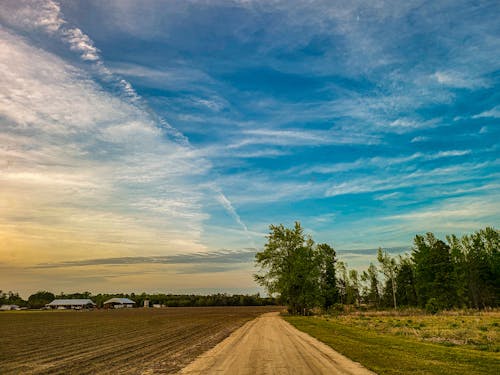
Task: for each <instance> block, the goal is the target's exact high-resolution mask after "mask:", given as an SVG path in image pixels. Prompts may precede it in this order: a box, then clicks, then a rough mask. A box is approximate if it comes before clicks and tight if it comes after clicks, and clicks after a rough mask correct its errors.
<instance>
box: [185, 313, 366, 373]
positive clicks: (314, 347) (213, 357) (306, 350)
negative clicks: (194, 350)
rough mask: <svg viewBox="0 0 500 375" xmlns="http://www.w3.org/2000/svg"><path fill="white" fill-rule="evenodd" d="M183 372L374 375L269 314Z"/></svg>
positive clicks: (202, 356) (247, 324)
mask: <svg viewBox="0 0 500 375" xmlns="http://www.w3.org/2000/svg"><path fill="white" fill-rule="evenodd" d="M181 374H190V375H195V374H204V375H206V374H231V375H233V374H234V375H246V374H251V375H264V374H296V375H301V374H304V375H306V374H307V375H311V374H314V375H318V374H328V375H335V374H347V375H349V374H351V375H364V374H372V375H373V374H374V373H373V372H371V371H369V370H367V369H366V368H364V367H362V366H361V365H360V364H359V363H356V362H353V361H351V360H350V359H348V358H346V357H344V356H343V355H341V354H339V353H337V352H336V351H334V350H333V349H332V348H330V347H329V346H327V345H325V344H323V343H321V342H319V341H318V340H316V339H314V338H312V337H311V336H309V335H307V334H305V333H303V332H301V331H299V330H297V329H296V328H294V327H292V326H291V325H290V324H289V323H287V322H285V321H284V320H283V319H281V318H280V317H279V315H278V313H269V314H264V315H262V316H260V317H259V318H257V319H254V320H252V321H250V322H248V323H246V324H245V325H244V326H242V327H241V328H239V329H238V330H236V331H235V332H233V333H232V334H231V336H229V337H228V338H227V339H225V340H224V341H222V342H221V343H219V344H218V345H217V346H215V347H214V348H213V349H211V350H209V351H208V352H206V353H205V354H202V355H201V356H200V357H198V358H197V359H196V360H195V361H194V362H192V363H191V364H190V365H188V366H187V367H186V368H184V369H183V370H182V371H181Z"/></svg>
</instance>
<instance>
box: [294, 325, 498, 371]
mask: <svg viewBox="0 0 500 375" xmlns="http://www.w3.org/2000/svg"><path fill="white" fill-rule="evenodd" d="M285 319H286V320H287V321H288V322H290V323H291V324H293V325H294V326H295V327H297V328H298V329H300V330H301V331H304V332H307V333H308V334H310V335H311V336H313V337H316V338H317V339H319V340H321V341H323V342H324V343H326V344H328V345H330V346H331V347H332V348H334V349H335V350H337V351H338V352H340V353H342V354H344V355H345V356H347V357H349V358H351V359H353V360H354V361H357V362H360V363H361V364H363V365H364V366H365V367H367V368H369V369H371V370H373V371H375V372H376V373H378V374H412V375H419V374H450V375H451V374H453V375H456V374H478V375H480V374H481V375H484V374H495V375H496V374H498V373H499V371H500V370H499V369H500V353H499V352H498V349H497V348H498V344H499V343H498V341H496V340H497V337H498V336H497V335H493V336H488V337H489V338H490V339H491V337H493V340H494V342H493V343H490V342H488V340H487V339H484V337H486V336H485V335H484V334H485V333H488V332H490V331H492V330H494V329H496V330H498V328H497V324H495V323H496V320H497V318H496V317H494V320H495V321H493V322H491V321H488V319H480V321H479V323H478V327H477V329H474V332H476V331H477V332H479V334H478V335H479V336H480V337H483V340H484V342H480V343H476V344H474V345H471V344H469V341H468V340H462V341H459V340H456V341H453V339H448V337H451V336H453V334H452V333H450V332H457V331H459V330H462V331H461V332H463V330H464V329H465V327H464V326H465V325H467V324H460V325H459V324H458V323H457V321H460V323H461V322H462V320H463V321H464V323H468V320H471V319H469V318H468V317H456V316H455V317H447V316H437V317H436V316H427V317H425V316H423V317H422V316H406V317H387V316H363V315H361V316H360V315H357V316H347V317H342V316H341V317H336V318H334V317H330V318H324V317H295V316H286V317H285ZM458 319H459V320H458ZM474 319H476V320H477V317H476V318H474ZM484 321H487V322H489V324H486V323H484ZM417 327H418V328H417ZM428 327H430V328H428ZM484 327H487V332H485V331H484ZM408 328H409V329H408ZM422 330H424V331H426V332H427V334H426V337H422V335H421V333H419V331H422ZM407 332H416V334H412V335H410V334H406V333H407ZM497 333H498V332H497ZM466 334H471V332H466ZM491 334H493V333H490V335H491ZM433 335H434V336H433ZM443 335H444V336H445V337H444V339H443V337H441V336H443ZM481 335H482V336H481ZM495 341H496V342H495Z"/></svg>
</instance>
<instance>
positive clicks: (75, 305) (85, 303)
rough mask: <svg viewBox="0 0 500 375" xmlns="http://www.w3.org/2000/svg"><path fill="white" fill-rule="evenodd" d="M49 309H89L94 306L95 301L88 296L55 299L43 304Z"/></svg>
mask: <svg viewBox="0 0 500 375" xmlns="http://www.w3.org/2000/svg"><path fill="white" fill-rule="evenodd" d="M45 306H46V307H48V308H51V309H59V310H66V309H73V310H81V309H89V308H93V307H95V303H94V302H93V301H92V300H91V299H88V298H85V299H55V300H53V301H52V302H51V303H48V304H46V305H45Z"/></svg>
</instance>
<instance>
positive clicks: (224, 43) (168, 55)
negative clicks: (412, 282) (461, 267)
mask: <svg viewBox="0 0 500 375" xmlns="http://www.w3.org/2000/svg"><path fill="white" fill-rule="evenodd" d="M499 13H500V3H499V2H498V1H457V0H453V1H432V2H428V1H412V0H410V1H404V2H403V1H399V0H397V1H396V0H395V1H390V0H388V1H377V0H375V1H352V0H350V1H245V0H241V1H236V0H235V1H229V0H227V1H218V0H214V1H194V0H192V1H189V0H188V1H144V2H136V1H127V0H116V1H104V2H103V1H93V0H90V1H73V0H69V1H61V2H57V1H54V0H34V1H19V0H3V1H1V2H0V89H1V90H0V289H2V290H4V291H7V290H13V291H18V292H20V293H21V294H22V295H24V296H26V297H27V296H28V295H29V294H31V293H34V292H35V291H37V290H51V291H53V292H75V291H83V290H89V291H91V292H94V293H97V292H132V291H134V292H142V291H146V292H165V293H216V292H227V293H255V292H258V291H261V290H260V289H259V288H258V287H257V285H256V284H255V282H254V281H253V278H252V274H253V273H254V272H255V271H256V269H255V267H254V261H253V259H254V254H255V252H256V251H259V250H260V249H262V247H263V246H264V244H265V242H266V235H267V234H268V227H269V225H270V224H280V223H283V224H284V225H286V226H291V225H293V223H294V221H300V222H301V223H302V226H303V227H304V228H305V230H306V232H307V233H309V234H311V235H312V237H313V238H314V239H315V240H316V241H317V242H326V243H329V244H331V245H332V246H334V248H335V249H337V252H338V254H339V257H340V259H341V260H344V261H346V262H347V263H348V265H349V266H351V267H355V268H356V267H357V268H362V267H366V266H367V265H368V264H369V262H370V261H375V251H376V250H374V249H377V248H378V247H379V246H381V247H384V248H386V249H388V250H389V251H390V252H391V253H392V254H397V253H401V252H405V251H407V250H409V249H410V248H411V245H412V239H413V238H414V236H415V234H419V233H425V232H428V231H432V232H434V233H435V234H436V235H438V236H440V237H441V238H443V237H444V236H445V235H446V234H450V233H455V234H458V235H460V234H463V233H470V232H472V231H475V230H478V229H480V228H483V227H485V226H495V227H497V228H498V226H499V225H498V224H499V221H500V203H499V202H500V189H499V187H500V178H499V176H500V173H499V172H500V168H499V158H498V156H499V145H498V144H499V139H500V130H499V124H500V23H499V22H498V16H499Z"/></svg>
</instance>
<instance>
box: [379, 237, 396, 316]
mask: <svg viewBox="0 0 500 375" xmlns="http://www.w3.org/2000/svg"><path fill="white" fill-rule="evenodd" d="M377 260H378V261H379V263H380V267H381V270H382V273H383V274H384V276H385V277H386V279H387V282H390V283H391V284H390V285H391V290H392V299H393V302H394V308H395V309H396V308H397V304H396V277H395V276H396V273H397V263H396V260H395V259H394V258H391V257H390V256H389V254H388V253H387V252H386V251H384V250H382V248H381V247H379V249H378V252H377Z"/></svg>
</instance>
